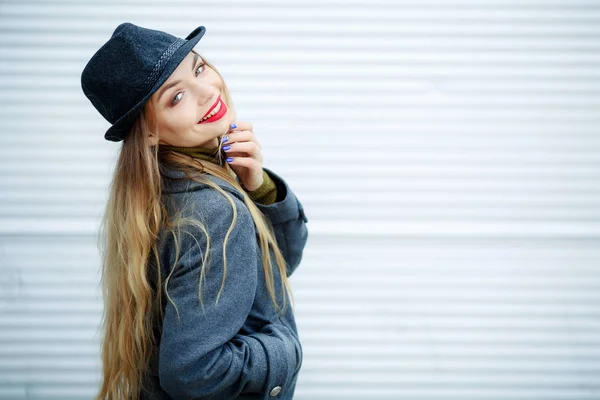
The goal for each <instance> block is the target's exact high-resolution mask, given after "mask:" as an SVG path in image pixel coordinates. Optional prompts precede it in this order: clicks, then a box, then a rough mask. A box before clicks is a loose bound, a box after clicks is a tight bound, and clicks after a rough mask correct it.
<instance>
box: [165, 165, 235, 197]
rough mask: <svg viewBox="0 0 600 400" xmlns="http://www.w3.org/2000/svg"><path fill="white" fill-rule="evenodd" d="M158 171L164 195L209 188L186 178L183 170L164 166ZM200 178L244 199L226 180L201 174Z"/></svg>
mask: <svg viewBox="0 0 600 400" xmlns="http://www.w3.org/2000/svg"><path fill="white" fill-rule="evenodd" d="M160 170H161V173H162V178H163V193H164V194H175V193H185V192H192V191H196V190H200V189H202V188H206V187H209V186H208V185H206V184H204V183H200V182H196V181H195V180H193V179H190V178H188V177H187V176H186V174H185V172H184V171H183V170H180V169H176V168H171V167H167V166H165V165H161V167H160ZM202 176H203V177H204V178H206V179H208V180H210V181H212V182H214V183H216V184H217V185H219V186H220V187H221V188H222V189H224V190H227V191H228V192H231V193H232V194H234V195H236V196H237V197H239V198H240V199H241V200H243V199H244V196H243V195H242V194H241V193H240V192H239V191H238V190H237V189H236V188H235V187H234V186H233V185H231V184H230V183H229V182H227V181H226V180H224V179H221V178H219V177H217V176H214V175H211V174H207V173H204V174H202ZM238 182H239V180H238Z"/></svg>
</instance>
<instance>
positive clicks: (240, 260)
mask: <svg viewBox="0 0 600 400" xmlns="http://www.w3.org/2000/svg"><path fill="white" fill-rule="evenodd" d="M194 193H202V194H203V195H202V196H196V197H194V198H193V203H194V204H199V205H200V206H201V208H202V211H201V212H196V211H194V212H193V213H192V215H193V216H194V217H197V218H198V217H199V218H201V221H202V222H203V223H204V225H205V227H206V228H207V230H208V233H209V235H210V250H209V253H208V254H209V258H208V261H207V266H208V267H209V269H208V272H207V273H206V277H205V281H204V282H203V284H202V298H203V301H204V310H203V309H202V305H201V303H200V299H199V295H198V291H199V284H200V283H199V280H200V270H201V265H202V260H203V255H204V253H205V251H206V237H205V235H204V233H203V232H202V230H201V229H199V228H195V227H193V228H191V227H189V226H186V227H185V230H186V231H187V232H188V233H189V234H186V233H183V234H182V245H181V249H180V256H179V260H178V262H177V264H176V266H175V269H174V271H173V273H172V275H171V277H170V278H169V281H168V282H166V283H167V285H168V297H167V300H166V304H165V313H164V319H163V326H162V333H161V340H160V348H159V378H160V384H161V386H162V387H163V389H164V390H165V391H166V392H167V393H168V394H169V395H170V396H171V397H172V398H174V399H179V400H184V399H190V400H191V399H194V400H201V399H228V398H234V397H236V396H238V395H239V394H241V393H264V396H265V397H264V398H265V399H267V398H269V397H268V393H269V390H270V388H272V387H274V386H281V388H282V393H285V389H286V387H287V386H288V385H289V384H290V383H291V381H292V378H293V374H294V371H295V370H296V367H297V363H298V362H299V360H298V359H297V344H296V342H295V338H294V336H293V333H292V332H291V330H290V329H289V328H287V327H286V326H285V325H283V324H268V325H265V326H264V327H263V328H262V330H261V331H260V332H256V333H252V334H249V335H241V334H239V332H240V329H241V328H242V325H243V324H244V322H245V320H246V318H247V316H248V315H249V313H250V309H251V306H252V303H253V301H254V297H255V294H256V288H257V274H258V271H259V269H258V267H257V265H258V263H259V258H257V257H258V254H259V248H258V243H257V241H256V236H255V235H256V233H255V227H254V223H253V220H252V217H251V215H250V212H249V211H248V209H247V208H246V206H245V205H244V203H243V202H242V201H241V200H240V199H238V198H237V197H235V196H231V197H232V199H233V201H234V204H235V206H236V208H237V221H236V224H235V225H234V228H233V230H232V232H231V234H230V236H229V239H228V243H227V253H226V257H227V274H226V281H225V286H224V289H223V291H222V293H221V296H220V297H219V301H218V304H215V300H216V296H217V293H218V292H219V289H220V288H221V282H222V278H223V257H222V254H223V252H222V251H223V240H224V238H225V234H226V232H227V230H228V229H229V226H230V224H231V222H232V219H233V210H232V209H231V205H230V203H229V201H227V199H225V198H224V197H223V196H222V195H221V194H220V193H218V192H216V191H214V190H213V189H203V190H201V191H199V192H194ZM168 237H170V238H171V240H172V235H170V236H168ZM164 248H165V249H169V250H168V251H166V252H165V253H164V254H167V257H166V258H167V259H168V260H167V261H168V262H169V264H168V267H166V268H169V269H168V270H167V271H168V272H170V267H171V266H172V264H173V262H174V256H173V255H172V253H174V248H175V246H174V244H173V243H172V242H171V243H169V242H167V243H165V247H164ZM163 262H165V261H163ZM260 271H262V268H260ZM167 276H168V274H167ZM169 299H170V300H172V301H173V302H174V303H175V306H176V308H175V306H174V305H173V304H172V303H171V301H169Z"/></svg>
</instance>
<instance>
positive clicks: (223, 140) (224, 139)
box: [221, 136, 229, 143]
mask: <svg viewBox="0 0 600 400" xmlns="http://www.w3.org/2000/svg"><path fill="white" fill-rule="evenodd" d="M228 140H229V136H223V139H221V143H225V142H226V141H228Z"/></svg>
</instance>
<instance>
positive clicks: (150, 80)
mask: <svg viewBox="0 0 600 400" xmlns="http://www.w3.org/2000/svg"><path fill="white" fill-rule="evenodd" d="M185 42H187V40H184V39H181V38H177V39H176V40H175V41H174V42H173V43H171V45H169V47H167V49H166V50H165V52H164V53H163V54H162V56H160V58H159V59H158V61H157V62H156V65H154V69H153V70H152V72H151V73H150V75H148V77H147V78H146V81H145V82H144V85H143V90H142V92H146V90H148V89H150V87H151V86H152V85H153V84H154V83H155V82H156V79H158V76H159V75H160V73H161V72H162V70H163V69H164V66H165V65H166V61H168V60H169V58H171V56H172V55H173V53H175V51H177V49H179V48H180V47H181V46H183V44H184V43H185Z"/></svg>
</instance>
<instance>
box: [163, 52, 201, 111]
mask: <svg viewBox="0 0 600 400" xmlns="http://www.w3.org/2000/svg"><path fill="white" fill-rule="evenodd" d="M197 60H198V54H196V53H194V60H193V61H192V73H193V72H194V66H195V65H196V61H197ZM180 82H181V79H179V80H176V81H174V82H171V83H169V84H168V85H167V86H165V87H164V88H162V89H161V90H160V93H159V94H158V100H157V101H160V98H161V96H162V95H163V93H164V92H166V91H167V90H169V89H171V88H172V87H173V86H175V85H177V84H178V83H180Z"/></svg>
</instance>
